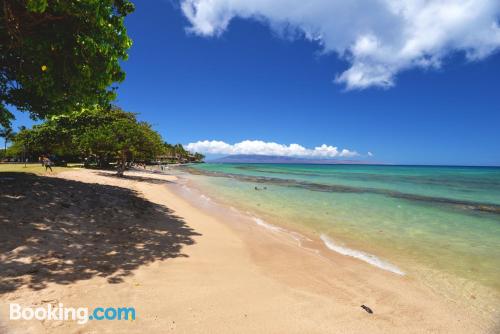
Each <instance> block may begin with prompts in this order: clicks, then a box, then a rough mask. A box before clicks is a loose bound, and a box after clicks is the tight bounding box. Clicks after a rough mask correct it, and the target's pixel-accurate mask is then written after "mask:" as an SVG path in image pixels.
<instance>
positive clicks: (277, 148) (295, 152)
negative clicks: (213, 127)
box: [186, 140, 359, 158]
mask: <svg viewBox="0 0 500 334" xmlns="http://www.w3.org/2000/svg"><path fill="white" fill-rule="evenodd" d="M186 148H187V149H188V151H191V152H200V153H205V154H225V155H233V154H259V155H277V156H287V157H288V156H296V157H310V158H337V157H342V158H351V157H355V156H358V155H359V154H358V153H357V152H355V151H350V150H347V149H342V150H339V149H338V148H337V147H334V146H330V145H326V144H323V145H321V146H317V147H315V148H313V149H309V148H305V147H304V146H302V145H299V144H290V145H284V144H278V143H273V142H264V141H261V140H244V141H242V142H239V143H236V144H232V145H231V144H228V143H225V142H223V141H217V140H204V141H198V142H196V143H189V144H188V145H186Z"/></svg>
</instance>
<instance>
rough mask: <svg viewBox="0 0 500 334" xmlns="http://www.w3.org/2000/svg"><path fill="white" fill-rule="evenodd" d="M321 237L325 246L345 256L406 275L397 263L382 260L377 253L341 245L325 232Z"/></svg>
mask: <svg viewBox="0 0 500 334" xmlns="http://www.w3.org/2000/svg"><path fill="white" fill-rule="evenodd" d="M320 238H321V240H322V241H323V242H324V244H325V246H326V247H327V248H328V249H330V250H332V251H334V252H337V253H339V254H342V255H345V256H350V257H354V258H356V259H359V260H361V261H365V262H366V263H369V264H371V265H372V266H375V267H378V268H380V269H384V270H387V271H390V272H393V273H395V274H398V275H405V273H404V272H403V271H401V269H399V268H398V267H396V266H395V265H393V264H391V263H389V262H385V261H382V260H381V259H379V258H378V257H376V256H375V255H372V254H368V253H365V252H362V251H358V250H355V249H350V248H347V247H343V246H340V245H339V244H337V243H335V241H333V240H332V239H331V238H329V237H327V236H326V235H324V234H322V235H321V236H320Z"/></svg>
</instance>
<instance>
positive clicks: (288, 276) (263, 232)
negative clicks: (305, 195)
mask: <svg viewBox="0 0 500 334" xmlns="http://www.w3.org/2000/svg"><path fill="white" fill-rule="evenodd" d="M0 178H1V179H2V180H1V183H0V185H1V186H2V187H3V189H5V191H3V192H2V203H1V206H0V208H1V211H0V221H1V225H0V241H1V242H0V249H1V254H0V306H1V307H0V312H1V313H0V333H139V332H141V333H167V332H173V333H495V330H498V328H499V327H495V324H494V323H493V322H492V321H490V320H487V317H482V316H481V315H480V314H476V313H474V312H471V311H470V310H469V309H468V308H466V307H462V305H460V304H457V303H455V302H452V301H450V300H447V299H445V298H443V297H442V296H441V295H440V294H439V293H436V292H435V291H432V290H431V289H429V288H428V287H426V286H425V285H424V284H422V283H421V282H418V281H416V280H415V279H413V278H412V277H411V276H401V275H396V274H394V273H391V272H388V271H384V270H380V269H378V268H375V267H373V266H371V265H369V264H367V263H364V262H361V261H359V260H357V259H353V258H350V257H346V256H342V255H340V254H338V255H336V254H332V255H329V256H328V257H325V256H323V255H322V254H323V250H322V249H321V248H318V249H314V250H311V249H307V248H304V247H299V246H298V245H297V244H296V243H294V242H290V240H289V239H287V238H286V237H284V236H281V235H279V234H276V233H272V232H270V231H269V230H268V229H265V228H262V227H259V226H258V225H256V224H242V223H241V222H240V223H238V222H231V221H224V219H221V217H218V216H217V215H214V214H211V213H210V212H206V211H204V210H201V209H200V208H199V207H196V206H194V205H193V204H191V203H189V202H188V201H186V200H185V199H183V198H182V197H180V196H179V195H178V194H176V192H175V191H173V188H172V187H173V185H174V184H175V183H176V181H177V180H176V177H175V176H170V175H159V174H150V173H141V172H128V173H127V177H125V178H117V177H115V176H114V175H112V174H111V173H109V172H102V171H90V170H77V169H76V170H71V171H65V172H61V173H58V174H56V175H51V176H50V177H49V176H37V175H34V174H25V175H24V176H23V175H22V174H19V173H16V174H9V173H4V175H2V176H1V177H0ZM318 247H319V246H318ZM9 303H19V304H21V305H24V306H35V307H36V306H40V305H45V304H47V303H51V304H54V305H57V304H58V303H64V305H65V306H74V307H82V306H85V307H89V308H92V307H97V306H132V307H135V309H136V311H137V318H136V320H134V321H89V322H88V323H86V324H77V323H75V322H73V321H37V320H32V321H9V320H8V317H9ZM361 305H366V306H368V307H369V308H371V309H372V310H373V314H369V313H368V312H366V311H365V310H364V309H362V308H361V307H360V306H361ZM497 326H498V325H497Z"/></svg>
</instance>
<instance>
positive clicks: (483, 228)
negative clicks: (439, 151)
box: [188, 164, 500, 295]
mask: <svg viewBox="0 0 500 334" xmlns="http://www.w3.org/2000/svg"><path fill="white" fill-rule="evenodd" d="M188 170H189V171H190V173H191V175H190V178H191V179H192V180H193V181H194V182H195V183H196V184H197V185H198V186H199V187H200V188H201V189H202V190H203V192H204V193H205V194H206V195H207V196H209V197H211V198H214V199H215V200H217V201H220V202H222V203H226V204H230V205H232V206H234V207H236V208H238V209H242V210H244V211H247V212H251V213H252V214H253V215H255V216H258V217H260V218H261V219H263V220H264V221H266V222H269V223H276V224H279V225H282V226H288V227H290V228H293V229H296V230H299V231H308V232H310V233H312V234H317V236H318V238H321V239H322V240H323V241H324V242H325V245H326V246H327V247H329V248H330V249H332V251H337V252H340V253H342V251H344V253H345V252H348V254H344V255H349V256H353V255H352V254H358V255H359V256H358V258H361V259H363V256H364V260H365V261H366V262H369V263H370V261H371V264H374V265H376V264H377V263H382V264H383V265H384V266H386V268H385V269H389V270H391V269H392V270H391V271H393V272H398V271H399V273H408V274H410V275H420V276H421V277H422V278H424V279H426V280H428V281H429V282H432V281H437V280H438V279H440V278H442V277H446V280H447V281H446V282H447V283H446V284H448V285H450V286H452V287H453V288H455V289H457V290H458V291H460V290H463V292H464V293H467V294H471V295H472V294H475V293H479V292H478V291H479V290H480V289H481V288H486V289H487V290H491V291H493V292H494V293H495V294H499V293H500V280H499V277H500V168H489V167H426V166H366V165H285V164H202V165H196V166H193V167H190V168H189V169H188ZM256 188H257V190H256ZM332 245H334V246H333V247H332ZM346 250H349V251H346ZM349 252H350V253H349ZM363 254H364V255H363ZM380 259H383V261H382V260H380ZM379 267H380V266H379ZM383 269H384V268H383ZM449 277H452V278H453V279H456V280H455V281H452V282H451V283H450V281H449Z"/></svg>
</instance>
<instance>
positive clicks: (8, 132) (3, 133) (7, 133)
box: [0, 127, 16, 153]
mask: <svg viewBox="0 0 500 334" xmlns="http://www.w3.org/2000/svg"><path fill="white" fill-rule="evenodd" d="M15 135H16V133H15V132H14V131H13V130H12V128H11V127H7V128H3V129H2V130H0V137H2V138H3V139H4V143H3V144H4V149H3V151H4V153H6V152H7V143H8V142H9V141H11V140H13V139H14V137H15Z"/></svg>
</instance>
